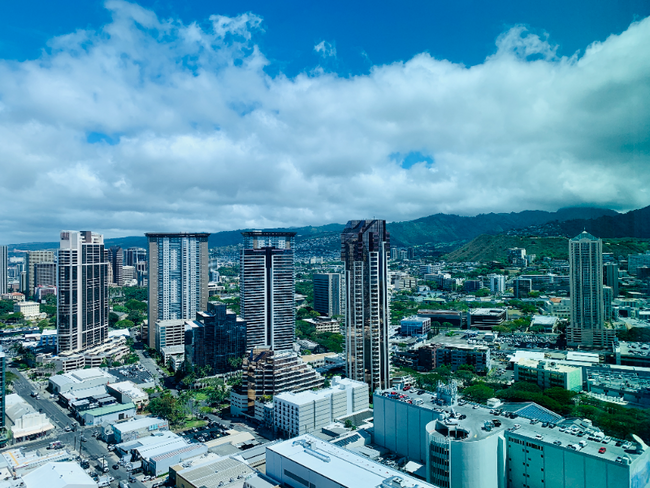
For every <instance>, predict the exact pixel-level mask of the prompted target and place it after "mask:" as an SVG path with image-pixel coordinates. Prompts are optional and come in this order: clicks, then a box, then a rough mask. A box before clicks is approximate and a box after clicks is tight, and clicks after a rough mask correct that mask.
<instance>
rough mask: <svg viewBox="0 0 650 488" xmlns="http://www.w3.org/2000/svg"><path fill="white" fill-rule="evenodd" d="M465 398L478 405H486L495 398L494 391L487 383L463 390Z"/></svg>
mask: <svg viewBox="0 0 650 488" xmlns="http://www.w3.org/2000/svg"><path fill="white" fill-rule="evenodd" d="M463 396H464V397H465V398H467V399H469V400H472V401H474V402H477V403H485V402H487V401H488V399H490V398H493V397H494V390H493V389H492V388H490V387H489V386H487V385H486V384H485V383H483V382H480V383H477V384H476V385H473V386H469V387H467V388H465V389H464V390H463Z"/></svg>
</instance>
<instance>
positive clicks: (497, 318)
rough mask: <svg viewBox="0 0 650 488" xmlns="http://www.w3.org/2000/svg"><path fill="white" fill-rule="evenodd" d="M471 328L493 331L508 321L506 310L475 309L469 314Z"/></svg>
mask: <svg viewBox="0 0 650 488" xmlns="http://www.w3.org/2000/svg"><path fill="white" fill-rule="evenodd" d="M469 315H470V316H469V320H470V324H469V325H470V327H475V328H477V329H491V328H492V327H494V326H496V325H501V324H502V323H503V322H505V320H506V309H505V308H474V309H472V310H470V313H469Z"/></svg>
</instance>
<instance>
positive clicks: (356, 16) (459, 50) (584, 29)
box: [0, 0, 650, 76]
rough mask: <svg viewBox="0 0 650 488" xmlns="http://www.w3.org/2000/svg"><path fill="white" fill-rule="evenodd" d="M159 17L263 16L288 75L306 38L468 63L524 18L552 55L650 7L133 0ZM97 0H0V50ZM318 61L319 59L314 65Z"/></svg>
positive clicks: (396, 55)
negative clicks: (550, 46) (549, 44)
mask: <svg viewBox="0 0 650 488" xmlns="http://www.w3.org/2000/svg"><path fill="white" fill-rule="evenodd" d="M138 3H139V4H140V5H142V6H143V7H146V8H150V9H153V10H154V11H155V12H156V13H157V14H158V16H159V17H161V18H168V17H173V18H179V19H182V21H183V22H185V23H191V22H199V23H203V24H205V23H206V22H207V19H208V18H209V16H210V15H212V14H215V13H218V14H221V15H228V16H235V15H238V14H241V13H245V12H253V13H255V14H257V15H259V16H261V17H262V19H263V24H262V26H263V29H264V32H263V33H260V34H259V35H258V36H256V39H255V41H256V42H257V43H258V44H259V45H260V47H261V48H262V50H263V52H264V53H265V54H266V56H267V57H268V58H269V59H270V60H271V61H272V65H271V66H269V67H268V68H267V71H268V72H269V73H272V74H275V73H277V72H278V71H282V72H284V73H286V74H287V75H289V76H295V75H296V74H298V73H299V72H301V71H304V70H309V69H313V68H315V67H316V66H318V65H319V62H320V59H319V56H318V55H317V54H316V53H315V52H314V49H313V47H314V45H315V44H317V43H319V42H321V41H323V40H324V41H326V42H329V43H333V44H335V46H336V53H337V59H336V62H335V63H332V64H330V65H328V66H327V68H328V69H330V70H333V71H336V72H337V73H339V74H341V75H349V74H360V73H367V72H368V71H369V69H370V68H371V67H372V66H373V65H378V64H379V65H381V64H387V63H392V62H394V61H406V60H407V59H409V58H411V57H412V56H414V55H415V54H418V53H421V52H429V53H430V54H431V55H432V56H433V57H435V58H439V59H448V60H450V61H452V62H454V63H463V64H465V65H475V64H479V63H481V62H483V60H484V59H485V57H486V56H488V55H490V54H493V53H494V52H495V46H494V40H495V39H496V38H497V36H498V35H499V34H500V33H502V32H503V31H504V30H506V29H508V28H510V27H512V26H514V25H517V24H523V25H526V26H527V27H528V28H529V29H530V30H531V31H532V32H534V33H538V34H544V33H547V34H548V35H549V36H550V37H551V39H552V41H553V43H555V44H557V45H558V46H559V49H558V54H559V55H569V56H570V55H572V54H573V53H574V52H576V51H578V50H583V51H584V49H585V48H586V47H587V46H588V45H589V44H591V43H592V42H594V41H604V40H605V39H606V38H607V37H608V36H609V35H610V34H618V33H621V32H623V31H624V30H626V29H627V27H628V26H629V25H630V23H631V22H632V21H634V20H638V19H640V18H643V17H647V16H648V15H650V3H649V2H647V1H645V0H629V1H612V0H593V1H584V0H582V1H569V2H567V1H562V0H552V1H545V2H535V1H521V0H510V1H497V2H486V1H469V0H455V1H431V0H425V1H409V2H395V1H374V0H373V1H369V0H361V1H354V2H350V1H340V0H335V1H330V2H304V1H297V0H295V1H271V2H270V1H242V0H237V1H232V0H227V1H219V2H208V1H170V0H168V1H159V0H153V1H152V0H142V1H140V2H138ZM103 5H104V2H103V1H97V0H85V1H83V2H80V1H78V0H74V1H71V0H57V1H52V0H35V1H31V2H3V3H2V5H0V57H1V58H4V59H16V60H25V59H34V58H37V57H38V56H39V55H40V53H41V50H42V49H43V48H44V47H45V45H46V44H47V41H48V40H49V39H50V38H52V37H54V36H59V35H63V34H67V33H69V32H72V31H74V30H76V29H88V28H90V29H98V28H100V27H101V26H102V25H104V24H106V23H108V22H109V21H110V14H109V12H108V11H107V10H106V9H104V7H103ZM320 64H322V63H320Z"/></svg>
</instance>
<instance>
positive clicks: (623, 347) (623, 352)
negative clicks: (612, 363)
mask: <svg viewBox="0 0 650 488" xmlns="http://www.w3.org/2000/svg"><path fill="white" fill-rule="evenodd" d="M612 347H613V350H614V357H615V360H616V364H621V365H624V366H642V367H645V368H648V367H650V344H647V343H644V342H623V341H621V342H616V341H615V342H614V343H613V346H612Z"/></svg>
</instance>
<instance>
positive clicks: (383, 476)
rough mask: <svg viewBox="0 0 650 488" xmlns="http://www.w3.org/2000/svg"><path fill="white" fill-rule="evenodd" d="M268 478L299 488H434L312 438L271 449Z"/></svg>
mask: <svg viewBox="0 0 650 488" xmlns="http://www.w3.org/2000/svg"><path fill="white" fill-rule="evenodd" d="M266 474H267V475H268V476H270V477H271V478H273V479H275V480H277V481H279V482H280V483H282V484H283V486H290V487H296V488H298V487H299V488H303V487H305V488H307V487H318V488H378V487H381V488H434V487H433V485H430V484H428V483H425V482H424V481H420V480H417V479H415V478H411V477H410V476H408V475H406V474H405V473H403V472H401V471H397V470H394V469H392V468H389V467H387V466H384V465H383V464H379V463H375V462H373V461H371V460H369V459H368V458H366V457H364V456H360V455H358V454H354V453H352V452H351V451H348V450H346V449H343V448H341V447H338V446H335V445H333V444H330V443H328V442H325V441H322V440H320V439H318V438H316V437H314V436H312V435H309V434H306V435H301V436H300V437H297V438H294V439H290V440H287V441H284V442H279V443H277V444H273V445H270V446H269V447H267V448H266Z"/></svg>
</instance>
